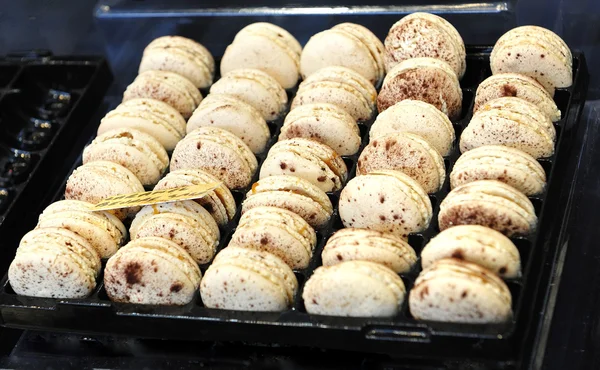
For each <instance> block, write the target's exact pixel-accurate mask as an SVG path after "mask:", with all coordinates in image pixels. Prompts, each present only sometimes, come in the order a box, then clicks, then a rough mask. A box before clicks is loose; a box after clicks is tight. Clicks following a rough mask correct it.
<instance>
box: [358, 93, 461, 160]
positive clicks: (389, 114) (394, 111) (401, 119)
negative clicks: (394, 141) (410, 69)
mask: <svg viewBox="0 0 600 370" xmlns="http://www.w3.org/2000/svg"><path fill="white" fill-rule="evenodd" d="M392 132H408V133H411V134H416V135H419V136H421V137H422V138H423V139H425V141H427V142H428V143H429V144H430V145H431V146H432V147H434V148H435V150H437V151H438V152H439V153H440V154H441V155H442V156H447V155H449V154H450V151H451V150H452V145H453V144H454V140H455V139H456V135H455V133H454V127H453V126H452V122H450V120H449V119H448V116H446V115H445V114H444V113H442V112H441V111H440V110H439V109H437V108H436V107H434V106H433V105H431V104H429V103H425V102H422V101H419V100H411V99H406V100H402V101H399V102H398V103H396V104H394V105H392V106H391V107H389V108H388V109H386V110H384V111H383V112H381V113H380V114H379V115H378V116H377V118H376V119H375V122H374V123H373V125H372V126H371V129H370V131H369V138H370V139H371V140H373V139H377V138H379V137H380V136H384V135H386V134H389V133H392Z"/></svg>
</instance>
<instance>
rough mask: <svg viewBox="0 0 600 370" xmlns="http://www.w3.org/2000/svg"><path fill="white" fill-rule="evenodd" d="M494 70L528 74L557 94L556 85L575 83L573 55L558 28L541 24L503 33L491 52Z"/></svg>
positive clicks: (551, 92) (566, 85) (491, 62)
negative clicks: (550, 27)
mask: <svg viewBox="0 0 600 370" xmlns="http://www.w3.org/2000/svg"><path fill="white" fill-rule="evenodd" d="M490 66H491V68H492V73H493V74H498V73H507V72H511V73H521V74H524V75H527V76H529V77H531V78H533V79H535V80H536V81H537V82H539V83H540V84H541V85H542V86H544V88H545V89H546V90H547V91H548V92H549V93H550V95H551V96H553V95H554V89H555V88H565V87H569V86H571V84H572V83H573V56H572V55H571V50H569V47H568V46H567V44H565V42H564V41H563V40H562V39H561V38H560V37H559V36H558V35H557V34H555V33H554V32H552V31H550V30H547V29H545V28H542V27H537V26H521V27H517V28H513V29H512V30H510V31H508V32H506V33H505V34H504V35H502V36H501V37H500V38H499V39H498V41H496V44H495V45H494V49H493V50H492V53H491V55H490Z"/></svg>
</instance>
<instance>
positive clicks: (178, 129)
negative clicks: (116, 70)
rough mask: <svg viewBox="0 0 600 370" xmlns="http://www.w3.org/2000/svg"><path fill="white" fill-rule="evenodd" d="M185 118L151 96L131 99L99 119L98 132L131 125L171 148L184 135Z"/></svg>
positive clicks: (130, 126) (100, 133)
mask: <svg viewBox="0 0 600 370" xmlns="http://www.w3.org/2000/svg"><path fill="white" fill-rule="evenodd" d="M185 125H186V124H185V119H184V118H183V117H182V116H181V114H180V113H179V112H178V111H177V110H176V109H175V108H173V107H171V106H170V105H169V104H167V103H163V102H162V101H160V100H154V99H145V98H140V99H131V100H128V101H126V102H123V103H121V104H119V105H118V106H117V107H116V108H115V109H113V110H112V111H110V112H108V113H107V114H106V116H104V118H102V120H101V121H100V126H99V127H98V135H102V134H104V133H105V132H107V131H110V130H114V129H117V128H132V129H135V130H138V131H142V132H145V133H146V134H148V135H152V136H153V137H154V138H155V139H156V140H158V142H160V145H162V146H163V147H164V148H165V149H166V150H168V151H171V150H173V149H174V148H175V145H176V144H177V143H178V142H179V140H181V139H182V138H183V137H184V136H185Z"/></svg>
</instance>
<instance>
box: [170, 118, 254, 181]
mask: <svg viewBox="0 0 600 370" xmlns="http://www.w3.org/2000/svg"><path fill="white" fill-rule="evenodd" d="M257 167H258V162H257V161H256V157H255V156H254V153H252V150H250V148H248V146H247V145H246V144H244V142H243V141H242V139H240V138H238V137H237V136H235V135H234V134H232V133H231V132H229V131H227V130H224V129H222V128H218V127H201V128H199V129H196V130H194V131H192V132H190V133H189V134H188V135H187V136H186V137H185V138H184V139H183V140H181V141H180V142H179V143H178V144H177V146H176V147H175V150H174V151H173V155H172V156H171V170H173V171H176V170H181V169H195V168H198V169H201V170H204V171H206V172H208V173H209V174H211V175H213V176H214V177H216V178H218V179H219V180H221V181H223V183H225V185H226V186H227V187H228V188H229V189H240V188H244V187H246V186H248V185H250V181H251V180H252V176H253V175H254V173H255V172H256V168H257Z"/></svg>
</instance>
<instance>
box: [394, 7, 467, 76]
mask: <svg viewBox="0 0 600 370" xmlns="http://www.w3.org/2000/svg"><path fill="white" fill-rule="evenodd" d="M384 55H385V66H386V69H387V70H388V71H390V70H391V69H392V68H393V67H394V66H396V65H397V64H398V63H401V62H403V61H405V60H407V59H412V58H423V57H429V58H436V59H440V60H443V61H445V62H446V63H448V64H449V65H450V66H451V67H452V69H453V70H454V73H456V75H457V76H458V78H462V76H463V75H464V74H465V70H466V67H467V63H466V59H465V58H466V51H465V44H464V42H463V40H462V37H460V34H459V33H458V31H457V30H456V28H454V26H452V24H450V22H448V21H447V20H445V19H444V18H442V17H439V16H437V15H434V14H429V13H421V12H418V13H412V14H409V15H407V16H406V17H404V18H402V19H401V20H399V21H398V22H396V23H394V25H393V26H392V27H391V28H390V30H389V32H388V35H387V37H386V38H385V54H384Z"/></svg>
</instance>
